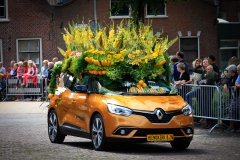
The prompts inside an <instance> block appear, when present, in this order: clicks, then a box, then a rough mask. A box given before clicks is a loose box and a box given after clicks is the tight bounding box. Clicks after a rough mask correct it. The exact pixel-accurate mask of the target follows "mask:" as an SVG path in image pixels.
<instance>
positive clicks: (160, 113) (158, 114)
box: [156, 110, 163, 120]
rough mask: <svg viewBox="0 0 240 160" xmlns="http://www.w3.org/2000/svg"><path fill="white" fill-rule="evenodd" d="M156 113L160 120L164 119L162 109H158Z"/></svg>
mask: <svg viewBox="0 0 240 160" xmlns="http://www.w3.org/2000/svg"><path fill="white" fill-rule="evenodd" d="M156 115H157V117H158V119H159V120H162V118H163V113H162V112H161V110H157V112H156Z"/></svg>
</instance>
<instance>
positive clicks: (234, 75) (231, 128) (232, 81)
mask: <svg viewBox="0 0 240 160" xmlns="http://www.w3.org/2000/svg"><path fill="white" fill-rule="evenodd" d="M236 71H237V67H236V66H235V65H231V66H229V67H228V74H230V75H231V77H230V79H229V80H228V81H227V82H226V83H225V84H224V85H223V89H224V90H225V91H228V92H229V95H230V101H231V102H230V106H228V111H229V116H230V117H229V118H231V119H232V118H236V117H235V115H234V113H235V112H233V110H234V109H235V108H236V106H235V105H236V103H235V100H236V99H235V96H236V94H234V91H233V89H231V88H230V87H233V86H235V82H236V80H237V77H238V74H237V72H236ZM234 131H235V130H234V121H230V125H229V127H228V129H226V130H224V132H234Z"/></svg>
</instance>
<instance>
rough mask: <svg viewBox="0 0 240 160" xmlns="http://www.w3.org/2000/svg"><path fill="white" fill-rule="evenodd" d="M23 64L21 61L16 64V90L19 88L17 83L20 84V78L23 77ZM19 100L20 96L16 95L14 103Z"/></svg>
mask: <svg viewBox="0 0 240 160" xmlns="http://www.w3.org/2000/svg"><path fill="white" fill-rule="evenodd" d="M23 69H24V68H23V62H22V61H19V62H18V68H17V79H18V80H17V84H16V89H18V88H19V87H20V86H19V83H21V82H22V76H23V73H24V72H23ZM20 100H21V96H20V95H16V101H20Z"/></svg>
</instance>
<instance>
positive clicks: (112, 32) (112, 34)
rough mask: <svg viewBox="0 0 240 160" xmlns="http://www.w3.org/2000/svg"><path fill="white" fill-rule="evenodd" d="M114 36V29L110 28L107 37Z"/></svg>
mask: <svg viewBox="0 0 240 160" xmlns="http://www.w3.org/2000/svg"><path fill="white" fill-rule="evenodd" d="M113 37H114V29H111V30H110V31H109V37H108V38H109V39H112V38H113Z"/></svg>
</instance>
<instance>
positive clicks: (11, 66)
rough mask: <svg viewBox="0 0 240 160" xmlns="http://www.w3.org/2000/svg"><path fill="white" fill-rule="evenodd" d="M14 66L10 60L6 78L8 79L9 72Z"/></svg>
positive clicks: (13, 62)
mask: <svg viewBox="0 0 240 160" xmlns="http://www.w3.org/2000/svg"><path fill="white" fill-rule="evenodd" d="M14 64H15V61H14V60H12V61H11V62H10V66H9V67H8V69H7V78H10V72H11V71H12V70H13V66H14Z"/></svg>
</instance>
